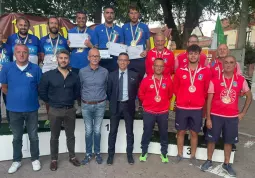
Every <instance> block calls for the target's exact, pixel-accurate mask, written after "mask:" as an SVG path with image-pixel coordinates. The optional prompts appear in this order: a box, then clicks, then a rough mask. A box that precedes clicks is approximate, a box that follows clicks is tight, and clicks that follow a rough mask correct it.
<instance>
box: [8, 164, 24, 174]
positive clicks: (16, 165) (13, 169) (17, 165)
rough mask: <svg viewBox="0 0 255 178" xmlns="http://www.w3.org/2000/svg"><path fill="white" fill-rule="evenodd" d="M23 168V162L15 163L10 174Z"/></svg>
mask: <svg viewBox="0 0 255 178" xmlns="http://www.w3.org/2000/svg"><path fill="white" fill-rule="evenodd" d="M20 166H21V162H13V163H12V165H11V167H10V168H9V170H8V173H9V174H12V173H14V172H16V171H17V170H18V169H19V168H20Z"/></svg>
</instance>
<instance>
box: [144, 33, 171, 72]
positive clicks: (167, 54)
mask: <svg viewBox="0 0 255 178" xmlns="http://www.w3.org/2000/svg"><path fill="white" fill-rule="evenodd" d="M154 43H155V47H154V48H153V49H151V50H150V51H148V53H147V56H146V59H145V71H146V75H148V76H150V75H153V74H154V71H153V65H154V60H155V59H157V58H162V59H163V61H164V70H163V75H165V76H171V75H172V74H173V73H174V54H173V52H172V51H170V50H169V49H167V48H166V47H165V46H164V44H165V43H166V37H165V35H164V33H162V32H160V33H157V34H156V35H155V36H154Z"/></svg>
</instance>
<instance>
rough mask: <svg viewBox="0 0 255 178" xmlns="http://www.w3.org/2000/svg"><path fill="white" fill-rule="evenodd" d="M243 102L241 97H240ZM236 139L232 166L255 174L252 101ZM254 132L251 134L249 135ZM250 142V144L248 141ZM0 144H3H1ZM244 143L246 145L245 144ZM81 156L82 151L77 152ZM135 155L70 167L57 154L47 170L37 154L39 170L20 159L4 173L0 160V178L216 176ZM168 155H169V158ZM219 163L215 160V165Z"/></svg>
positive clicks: (246, 176)
mask: <svg viewBox="0 0 255 178" xmlns="http://www.w3.org/2000/svg"><path fill="white" fill-rule="evenodd" d="M242 102H243V101H242ZM239 128H240V130H239V131H240V135H239V137H240V142H239V143H238V144H237V152H236V155H235V161H234V168H235V170H236V171H237V173H238V177H240V178H254V177H255V129H254V128H255V103H253V104H252V106H251V108H250V110H249V113H248V114H247V116H246V117H245V119H244V120H243V121H241V122H240V127H239ZM251 136H254V137H251ZM252 144H253V145H252ZM1 146H3V145H1ZM245 146H246V147H245ZM77 156H78V158H80V159H82V158H83V156H84V155H83V154H78V155H77ZM138 156H139V155H135V158H136V159H135V161H136V163H135V165H133V166H130V165H128V164H127V161H126V155H125V154H116V156H115V160H114V165H113V166H107V165H106V164H105V160H106V159H107V155H106V154H104V155H103V157H104V164H102V165H97V164H96V163H95V160H92V162H91V163H90V164H89V165H87V166H82V167H79V168H76V167H73V166H72V165H71V164H70V163H69V162H68V155H67V154H61V155H60V158H59V160H60V161H59V169H58V170H57V171H56V172H52V171H50V170H49V160H50V159H49V156H44V157H41V162H42V166H43V167H42V170H41V171H39V172H33V171H32V167H31V163H30V160H29V159H24V160H23V165H22V167H21V169H20V170H19V171H18V172H17V173H15V174H13V175H8V174H7V170H8V168H9V166H10V164H11V162H10V161H4V162H0V178H108V177H109V178H142V177H146V178H156V177H157V178H168V177H178V178H214V177H219V176H217V175H214V174H212V173H204V172H201V171H200V170H199V169H198V168H195V167H193V166H190V165H189V162H188V160H184V161H183V162H181V163H180V164H178V165H174V164H171V163H169V164H162V163H161V162H160V158H159V156H158V155H149V158H148V162H146V163H140V162H138ZM171 159H172V158H171ZM217 165H219V164H215V166H217Z"/></svg>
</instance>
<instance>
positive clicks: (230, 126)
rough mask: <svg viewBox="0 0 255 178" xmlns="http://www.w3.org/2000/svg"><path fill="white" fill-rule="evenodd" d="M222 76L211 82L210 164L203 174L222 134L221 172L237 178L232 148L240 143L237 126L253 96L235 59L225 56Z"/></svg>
mask: <svg viewBox="0 0 255 178" xmlns="http://www.w3.org/2000/svg"><path fill="white" fill-rule="evenodd" d="M222 62H223V63H222V64H223V69H224V70H223V73H222V75H221V77H220V79H218V78H213V79H212V80H211V81H210V86H209V89H208V100H207V120H206V125H207V128H208V130H207V133H206V140H207V141H208V144H207V161H206V162H205V163H204V164H203V165H202V167H201V170H202V171H206V170H208V169H209V168H211V167H212V158H213V157H212V156H213V152H214V149H215V143H217V141H218V140H219V137H220V135H221V133H223V134H222V136H223V140H224V163H223V164H222V170H223V171H224V172H226V173H227V174H228V175H229V176H230V177H236V172H235V170H234V169H233V168H232V165H231V164H230V163H229V162H230V155H231V151H232V144H235V143H237V142H238V124H239V122H240V121H241V120H242V119H243V118H244V116H245V114H246V113H247V111H248V108H249V106H250V103H251V101H252V94H251V91H250V89H249V87H248V84H247V82H246V80H245V78H244V77H243V76H242V75H239V74H237V73H236V72H235V69H236V65H237V64H236V58H235V57H233V56H226V57H225V58H224V59H223V61H222ZM241 93H244V95H245V96H246V99H245V104H244V106H243V108H242V110H241V112H239V109H238V104H239V96H240V94H241Z"/></svg>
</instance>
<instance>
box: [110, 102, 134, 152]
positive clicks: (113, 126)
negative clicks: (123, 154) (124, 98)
mask: <svg viewBox="0 0 255 178" xmlns="http://www.w3.org/2000/svg"><path fill="white" fill-rule="evenodd" d="M121 116H124V120H125V126H126V134H127V149H126V151H127V154H132V153H133V145H134V133H133V124H134V116H133V115H130V113H129V111H128V103H127V102H125V103H121V102H119V103H118V107H117V113H116V114H115V115H113V116H111V119H110V133H109V138H108V154H111V155H113V154H114V153H115V143H116V137H117V133H118V127H119V122H120V118H121Z"/></svg>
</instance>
